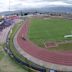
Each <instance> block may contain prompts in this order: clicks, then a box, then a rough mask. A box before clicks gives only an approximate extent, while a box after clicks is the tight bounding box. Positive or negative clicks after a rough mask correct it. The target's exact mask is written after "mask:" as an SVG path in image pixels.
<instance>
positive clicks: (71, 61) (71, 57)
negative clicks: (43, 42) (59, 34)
mask: <svg viewBox="0 0 72 72" xmlns="http://www.w3.org/2000/svg"><path fill="white" fill-rule="evenodd" d="M28 29H29V20H26V21H25V22H24V25H23V27H22V28H21V30H20V32H19V34H18V36H17V42H18V44H19V46H20V47H21V48H22V49H23V50H24V51H26V52H27V53H28V54H30V55H31V56H34V57H36V58H38V59H40V60H43V61H46V62H50V63H54V64H60V65H66V66H72V52H70V53H69V52H49V51H48V50H47V49H45V48H40V47H38V46H37V45H36V44H34V43H33V42H31V41H30V40H28V39H27V40H23V39H22V35H23V36H24V37H25V38H27V33H28Z"/></svg>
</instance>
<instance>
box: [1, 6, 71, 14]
mask: <svg viewBox="0 0 72 72" xmlns="http://www.w3.org/2000/svg"><path fill="white" fill-rule="evenodd" d="M21 12H24V13H26V12H30V13H33V12H39V13H45V12H59V13H60V12H62V13H63V12H64V13H72V7H64V6H54V7H53V6H45V7H40V8H27V9H26V8H24V9H21V10H16V11H6V12H1V13H0V15H10V14H14V13H18V14H19V13H21Z"/></svg>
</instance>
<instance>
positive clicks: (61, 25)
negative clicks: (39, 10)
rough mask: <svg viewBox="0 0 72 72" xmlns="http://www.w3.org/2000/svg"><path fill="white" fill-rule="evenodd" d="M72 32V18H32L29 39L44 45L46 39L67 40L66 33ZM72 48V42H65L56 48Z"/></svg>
mask: <svg viewBox="0 0 72 72" xmlns="http://www.w3.org/2000/svg"><path fill="white" fill-rule="evenodd" d="M71 33H72V20H67V19H61V18H58V19H46V20H45V19H32V21H31V25H30V29H29V39H30V40H32V41H33V42H35V43H36V44H37V45H39V46H41V47H43V46H44V42H46V41H59V40H65V38H64V36H65V35H68V34H69V35H70V34H71ZM70 39H72V38H70ZM67 40H69V39H68V38H67ZM53 49H55V48H53ZM57 49H58V50H71V49H72V44H69V43H68V44H63V45H61V46H60V47H57V48H56V50H57Z"/></svg>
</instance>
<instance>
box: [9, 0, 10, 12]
mask: <svg viewBox="0 0 72 72" xmlns="http://www.w3.org/2000/svg"><path fill="white" fill-rule="evenodd" d="M9 11H10V0H9Z"/></svg>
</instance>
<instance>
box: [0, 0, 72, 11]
mask: <svg viewBox="0 0 72 72" xmlns="http://www.w3.org/2000/svg"><path fill="white" fill-rule="evenodd" d="M9 1H10V10H17V9H22V8H32V7H42V6H52V5H53V6H58V5H61V6H72V0H0V11H7V10H9Z"/></svg>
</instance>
